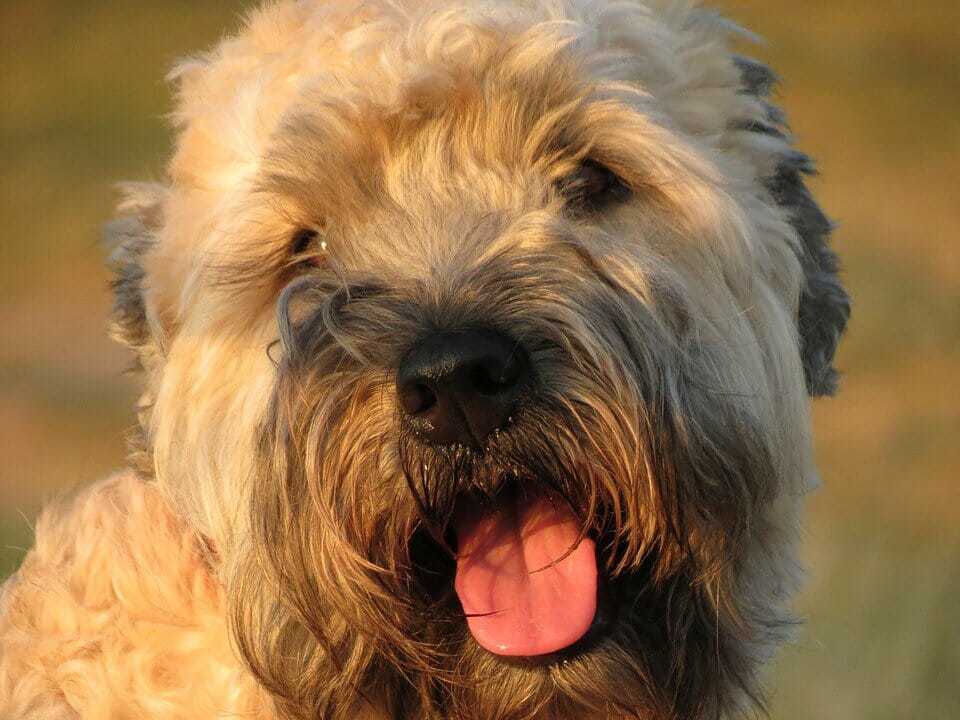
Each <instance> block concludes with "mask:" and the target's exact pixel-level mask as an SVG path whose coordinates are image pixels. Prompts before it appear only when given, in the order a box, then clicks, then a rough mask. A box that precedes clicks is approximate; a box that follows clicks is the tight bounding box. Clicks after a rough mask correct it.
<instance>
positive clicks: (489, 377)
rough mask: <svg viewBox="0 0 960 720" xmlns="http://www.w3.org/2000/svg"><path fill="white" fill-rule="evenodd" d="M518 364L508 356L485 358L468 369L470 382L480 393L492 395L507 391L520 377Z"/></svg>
mask: <svg viewBox="0 0 960 720" xmlns="http://www.w3.org/2000/svg"><path fill="white" fill-rule="evenodd" d="M520 374H521V370H520V367H519V364H518V363H517V362H515V361H513V360H512V359H511V358H508V359H507V360H506V361H501V360H499V359H497V358H486V359H484V360H482V361H480V362H478V363H477V364H476V365H475V366H474V367H473V368H472V370H471V371H470V378H469V379H470V384H471V385H472V386H473V388H474V389H475V390H476V391H477V392H478V393H480V394H481V395H486V396H493V395H502V394H504V393H506V392H509V391H510V390H511V389H512V388H513V387H514V386H515V385H516V384H517V382H518V380H519V379H520Z"/></svg>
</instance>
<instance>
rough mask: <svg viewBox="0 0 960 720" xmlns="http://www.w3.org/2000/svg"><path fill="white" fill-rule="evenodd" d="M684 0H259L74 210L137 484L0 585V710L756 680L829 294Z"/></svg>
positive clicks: (102, 491) (793, 516)
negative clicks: (93, 257)
mask: <svg viewBox="0 0 960 720" xmlns="http://www.w3.org/2000/svg"><path fill="white" fill-rule="evenodd" d="M738 33H739V31H738V30H737V28H736V27H735V26H733V25H732V24H730V23H729V22H726V21H724V20H723V19H721V18H720V17H718V16H717V15H715V14H713V13H710V12H706V11H704V10H701V9H699V8H696V7H694V6H692V4H690V3H687V2H672V1H667V0H650V1H649V2H640V1H633V0H624V1H620V2H599V1H596V2H589V1H587V0H521V1H519V2H493V1H492V0H463V1H462V2H456V3H450V2H441V1H440V0H362V1H361V0H336V1H330V2H320V1H315V2H307V1H304V2H290V1H284V2H277V3H271V4H269V5H268V6H266V7H265V8H263V9H262V10H260V11H258V12H255V13H253V14H252V15H251V16H250V18H249V20H248V22H247V24H246V27H245V29H244V30H243V31H242V32H241V33H240V34H239V35H237V36H235V37H232V38H230V39H228V40H226V41H224V42H223V43H222V44H220V45H219V46H218V47H217V48H216V49H214V50H213V51H212V52H209V53H207V54H204V55H199V56H197V57H195V58H192V59H190V60H187V61H186V62H183V63H182V64H180V65H179V66H178V67H177V69H176V70H175V71H174V73H173V78H174V80H175V81H176V85H177V91H178V98H179V100H178V105H177V111H176V114H175V119H176V124H177V126H178V128H179V131H180V134H179V139H178V142H177V148H176V153H175V154H174V157H173V160H172V161H171V163H170V166H169V174H168V177H167V180H166V182H164V183H163V184H156V185H154V184H142V185H129V186H127V187H126V189H125V190H126V199H125V200H124V202H123V204H122V205H121V208H120V216H121V217H120V219H119V220H118V221H116V222H115V223H114V225H113V226H112V227H111V232H112V234H113V235H114V236H115V238H116V240H117V242H118V249H117V251H116V255H115V258H114V260H115V267H116V272H117V280H116V294H117V302H116V309H115V317H114V333H115V335H116V336H117V337H118V338H119V339H121V340H122V341H123V342H125V343H127V344H128V345H130V346H131V347H132V348H133V349H134V350H135V351H136V353H137V354H138V357H139V359H140V363H141V365H142V368H143V374H144V377H145V387H146V389H145V391H144V394H143V398H142V401H141V403H140V406H139V409H140V421H141V426H142V432H140V433H139V436H138V440H137V442H136V447H135V452H134V455H133V457H134V462H133V463H132V465H133V467H134V469H132V470H129V471H127V472H124V473H122V474H120V475H118V476H116V477H113V478H111V479H109V480H106V481H104V482H102V483H100V484H98V485H95V486H93V487H92V488H90V489H88V490H86V491H84V492H82V493H80V494H79V495H77V496H76V497H74V498H73V499H72V500H71V501H69V502H66V503H62V504H61V505H60V506H58V507H57V508H54V509H51V510H48V511H47V513H46V514H45V515H44V516H43V518H42V519H41V520H40V522H39V524H38V526H37V540H36V547H35V548H34V550H33V551H32V552H31V553H30V554H29V556H28V557H27V559H26V560H25V562H24V564H23V567H22V568H21V570H20V572H19V573H18V574H17V575H16V576H15V578H14V579H12V580H11V581H10V582H9V583H8V584H7V586H6V588H5V590H4V595H3V600H2V602H3V607H2V620H0V646H2V660H0V716H2V717H3V718H5V719H10V720H19V719H22V718H31V719H32V718H56V719H66V718H83V719H84V720H92V719H95V718H96V719H104V720H106V719H110V720H120V719H130V718H155V719H160V718H164V719H173V718H181V719H186V718H195V719H199V718H203V719H205V720H209V719H210V718H243V717H248V718H251V720H253V719H254V718H256V719H257V720H261V719H264V718H297V719H299V720H308V719H309V720H317V719H319V718H331V719H347V718H351V719H352V718H437V719H440V718H443V719H447V718H457V719H461V720H463V719H476V720H480V719H492V718H499V719H502V720H507V719H510V720H519V719H520V718H524V719H529V720H533V719H537V720H545V719H551V720H561V719H567V718H570V719H579V718H624V717H632V718H644V719H648V720H650V719H657V720H662V719H666V718H671V719H681V718H682V719H693V718H716V717H718V716H721V715H736V714H737V713H739V712H742V711H744V710H747V709H749V708H751V707H753V706H755V705H756V704H757V703H761V702H762V694H763V693H762V677H761V673H760V669H761V668H762V666H763V665H764V663H765V662H766V661H767V660H768V658H769V657H770V655H771V653H772V651H773V650H774V648H775V647H776V646H777V645H778V644H779V643H781V642H782V641H783V640H784V639H785V638H786V637H787V636H788V635H789V632H790V627H791V624H792V621H791V617H790V613H789V610H788V608H787V605H788V601H789V600H790V597H791V595H792V593H793V592H794V590H795V589H796V587H797V584H798V579H799V568H798V561H797V548H796V544H797V529H798V516H799V510H800V505H801V502H802V497H803V495H804V493H805V492H806V491H807V490H808V489H809V488H810V487H811V486H813V485H814V484H815V483H816V471H815V469H814V463H813V459H812V456H811V446H810V426H809V415H808V396H809V395H811V394H812V395H816V394H823V393H828V392H830V391H832V390H833V389H834V385H835V380H836V377H835V372H834V370H833V368H832V367H831V362H832V356H833V353H834V348H835V346H836V343H837V339H838V337H839V335H840V333H841V331H842V330H843V327H844V324H845V322H846V319H847V315H848V302H847V297H846V294H845V293H844V291H843V289H842V287H841V286H840V284H839V282H838V280H837V277H836V260H835V257H834V255H833V254H832V253H831V251H830V250H829V249H828V247H827V245H826V238H827V235H828V234H829V231H830V223H829V222H828V221H827V220H826V218H825V217H824V215H823V214H822V213H821V212H820V210H819V209H818V208H817V205H816V204H815V203H814V201H813V200H812V199H811V196H810V195H809V194H808V192H807V190H806V188H805V186H804V181H803V175H804V174H805V173H808V172H810V169H811V168H810V163H809V161H808V160H807V158H806V157H805V156H804V155H802V154H800V153H798V152H796V151H795V150H793V149H792V148H791V146H790V141H789V138H788V137H787V136H786V135H785V131H784V127H783V120H782V117H781V115H780V113H779V112H778V111H777V110H776V109H775V108H774V107H772V106H771V105H769V104H768V103H767V101H766V100H765V99H764V98H765V96H766V95H767V92H768V90H769V89H770V85H771V84H772V82H773V78H772V75H771V73H770V72H769V71H768V70H767V69H766V68H764V67H763V66H761V65H759V64H757V63H754V62H752V61H750V60H746V59H743V58H738V57H736V56H735V55H733V54H732V53H731V49H730V42H731V38H732V37H735V36H736V35H737V34H738Z"/></svg>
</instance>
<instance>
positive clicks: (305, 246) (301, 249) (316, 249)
mask: <svg viewBox="0 0 960 720" xmlns="http://www.w3.org/2000/svg"><path fill="white" fill-rule="evenodd" d="M326 252H327V243H326V241H324V240H321V239H320V234H319V233H318V232H317V231H316V230H313V229H310V228H300V229H299V230H297V231H296V232H295V233H294V234H293V236H292V238H291V240H290V256H291V258H290V259H291V260H292V261H293V262H294V263H295V264H297V265H317V264H319V263H320V260H321V259H322V258H323V256H324V255H325V254H326Z"/></svg>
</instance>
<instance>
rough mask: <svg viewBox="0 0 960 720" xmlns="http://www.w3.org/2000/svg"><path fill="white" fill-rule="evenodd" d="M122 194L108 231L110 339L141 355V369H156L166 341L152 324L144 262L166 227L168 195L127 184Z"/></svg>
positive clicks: (145, 185)
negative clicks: (162, 341)
mask: <svg viewBox="0 0 960 720" xmlns="http://www.w3.org/2000/svg"><path fill="white" fill-rule="evenodd" d="M120 191H121V193H122V194H123V197H122V199H121V201H120V203H119V204H118V206H117V216H116V218H115V219H114V220H113V221H111V222H110V223H108V224H107V226H106V228H105V229H104V236H105V241H106V243H107V246H108V247H109V248H111V252H110V259H109V266H110V269H111V270H112V271H113V274H114V277H113V281H112V288H113V292H114V300H113V311H112V313H111V317H110V335H111V337H112V338H113V339H115V340H117V341H118V342H121V343H123V344H124V345H127V346H128V347H130V348H132V349H133V350H134V351H135V352H136V353H137V358H138V360H139V363H140V365H141V367H150V366H152V365H153V363H154V361H155V360H156V359H157V358H158V357H159V356H160V338H159V337H157V335H158V333H157V331H156V330H155V326H156V324H155V323H154V322H151V316H152V315H153V313H151V312H150V310H149V307H148V298H147V286H146V271H145V269H144V259H145V257H146V255H147V253H148V252H149V251H150V250H151V248H153V246H154V245H155V243H156V234H157V231H158V230H159V229H160V227H161V226H162V223H163V205H164V201H165V199H166V196H167V189H166V188H165V187H164V186H162V185H159V184H155V183H124V184H122V185H121V186H120Z"/></svg>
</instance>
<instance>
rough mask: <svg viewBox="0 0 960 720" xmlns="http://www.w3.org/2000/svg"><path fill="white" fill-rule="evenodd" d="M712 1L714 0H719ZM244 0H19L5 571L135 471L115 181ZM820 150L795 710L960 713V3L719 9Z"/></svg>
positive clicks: (827, 716) (917, 715)
mask: <svg viewBox="0 0 960 720" xmlns="http://www.w3.org/2000/svg"><path fill="white" fill-rule="evenodd" d="M713 4H717V3H716V2H715V3H713ZM246 5H247V3H243V2H237V1H236V0H229V1H228V0H222V1H220V2H205V3H198V2H194V1H193V0H164V1H163V2H153V3H143V2H134V1H133V0H3V2H2V3H0V68H2V71H0V98H2V100H0V158H2V162H0V203H2V205H0V228H2V233H3V240H2V242H0V578H2V577H4V576H6V575H7V574H9V573H10V572H12V571H13V570H14V569H15V568H16V566H17V563H18V562H19V560H20V558H21V557H22V556H23V553H24V551H25V548H27V547H28V546H29V545H30V542H31V524H32V522H33V519H34V517H35V515H36V513H37V510H38V508H39V507H40V506H41V504H42V503H43V501H44V500H45V499H47V498H50V497H52V496H53V495H55V494H56V493H57V492H59V491H61V490H62V489H63V488H65V487H68V486H70V485H73V484H75V483H77V482H88V481H91V480H94V479H96V478H98V477H101V476H103V475H104V474H106V473H109V472H110V471H111V470H112V469H114V468H117V467H119V466H121V465H122V464H123V462H124V435H125V432H126V430H127V428H129V427H130V426H131V425H132V423H133V413H132V410H131V408H132V402H133V397H134V389H135V384H136V379H135V378H132V377H130V376H127V375H125V374H124V370H125V368H126V367H127V366H128V365H129V363H130V358H129V357H128V356H127V355H126V354H125V353H124V351H123V350H121V349H120V348H119V347H116V346H115V345H114V344H112V343H111V342H110V341H109V340H107V338H106V334H105V332H104V327H105V319H106V315H107V311H108V308H109V303H110V298H109V292H108V281H109V278H108V275H107V273H106V271H105V270H104V266H103V261H104V251H103V248H101V246H100V244H99V228H100V226H101V224H102V223H103V222H104V221H105V220H106V219H107V218H109V216H110V212H111V205H112V202H113V200H114V194H113V190H112V184H113V182H114V181H116V180H120V179H157V178H160V177H162V175H163V168H164V161H165V158H166V157H167V153H168V150H169V147H170V142H171V137H170V132H169V130H168V128H167V126H166V124H165V122H164V116H165V114H167V113H168V112H169V111H170V109H171V105H170V96H169V92H168V88H167V87H166V86H165V84H164V82H163V76H164V74H165V73H166V71H167V69H168V68H169V67H170V66H171V63H172V62H173V61H174V59H175V58H177V57H180V56H182V55H184V54H186V53H190V52H194V51H196V50H198V49H200V48H203V47H205V46H206V45H209V44H210V43H212V42H213V41H214V40H215V39H216V38H217V37H218V36H219V35H220V34H221V33H222V32H223V31H224V29H225V28H234V27H236V25H237V20H238V13H239V12H240V10H241V9H242V8H243V7H245V6H246ZM719 5H720V8H721V9H722V10H723V11H724V12H725V13H726V14H727V15H729V16H730V17H732V18H734V19H735V20H737V21H739V22H741V23H742V24H744V25H746V26H747V27H749V28H751V29H753V30H755V31H756V32H757V33H759V34H760V35H761V36H763V37H764V38H766V43H765V44H762V45H759V46H752V47H749V48H744V50H745V51H746V52H749V53H750V54H752V55H754V56H757V57H761V58H763V59H765V60H767V61H769V62H770V63H772V64H773V65H774V67H775V68H776V69H777V70H778V71H779V73H780V74H781V76H782V77H783V79H784V82H783V85H782V87H781V90H780V95H781V97H780V98H779V101H780V102H781V103H782V105H783V106H784V107H785V108H786V109H787V111H788V114H789V117H790V121H791V125H792V127H793V130H794V132H795V134H796V136H797V138H798V141H799V144H800V146H801V147H802V148H803V149H804V150H806V151H808V152H810V153H812V154H813V156H814V157H815V158H816V159H817V160H818V161H819V165H820V168H821V171H822V177H821V178H820V179H818V180H816V181H815V190H816V192H817V193H818V195H819V197H820V199H821V200H822V201H823V204H824V205H825V207H826V208H827V209H828V211H829V212H830V213H831V214H832V216H833V217H835V218H837V219H838V220H839V221H840V223H841V227H840V230H839V231H838V233H837V234H836V236H835V241H834V242H835V244H836V247H837V249H838V251H839V253H840V255H841V257H842V259H843V261H844V265H845V268H846V270H845V276H846V282H847V286H848V288H849V289H850V291H851V293H852V295H853V298H854V302H855V305H854V317H853V320H852V323H851V326H850V330H849V333H848V335H847V338H846V340H845V342H844V343H843V345H842V349H841V352H840V356H839V366H840V368H841V369H843V370H844V371H845V379H844V383H843V387H842V390H841V392H840V394H839V395H838V396H837V397H836V398H835V399H826V400H820V401H817V402H816V403H815V421H816V426H815V429H816V436H817V450H818V454H819V458H820V464H821V469H822V474H823V478H824V486H823V488H822V489H820V490H819V491H818V492H817V493H816V494H815V495H814V496H812V497H811V500H810V507H809V509H810V513H809V524H808V527H807V533H806V548H805V552H806V557H807V561H808V565H809V566H810V581H809V584H808V587H807V590H806V592H805V593H804V595H803V597H802V598H801V601H800V605H801V611H802V613H803V614H804V616H805V617H806V619H807V623H806V627H805V629H804V631H803V633H802V635H801V638H800V640H799V642H798V643H797V644H796V645H794V646H792V647H790V648H788V649H787V650H786V651H785V652H783V653H782V655H781V656H780V658H779V660H778V662H777V665H776V669H775V676H774V677H773V679H772V683H771V684H772V687H773V688H774V693H773V701H772V708H771V714H772V717H773V718H774V720H792V719H794V718H816V719H817V720H857V719H861V718H863V719H869V720H905V719H907V718H909V719H910V720H947V718H950V719H951V720H952V719H953V718H957V717H960V494H958V483H957V475H958V468H960V382H958V373H960V239H958V233H957V230H958V228H960V197H958V187H960V185H958V176H960V63H958V60H957V58H958V57H960V31H958V28H960V2H957V0H915V1H914V2H902V0H831V2H822V3H813V2H804V3H799V2H795V1H794V0H740V1H737V0H720V2H719Z"/></svg>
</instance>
